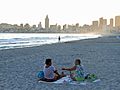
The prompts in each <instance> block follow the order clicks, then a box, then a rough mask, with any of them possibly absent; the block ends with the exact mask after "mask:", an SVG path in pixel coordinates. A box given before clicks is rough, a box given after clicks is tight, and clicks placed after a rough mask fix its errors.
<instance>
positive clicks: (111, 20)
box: [109, 18, 113, 27]
mask: <svg viewBox="0 0 120 90" xmlns="http://www.w3.org/2000/svg"><path fill="white" fill-rule="evenodd" d="M109 26H110V27H113V18H111V19H110V24H109Z"/></svg>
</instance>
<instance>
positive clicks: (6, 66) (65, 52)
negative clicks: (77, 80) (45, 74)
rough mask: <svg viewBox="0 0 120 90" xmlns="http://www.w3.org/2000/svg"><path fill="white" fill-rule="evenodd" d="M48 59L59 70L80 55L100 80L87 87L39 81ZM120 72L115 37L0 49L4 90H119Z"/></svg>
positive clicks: (119, 48)
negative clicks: (39, 72)
mask: <svg viewBox="0 0 120 90" xmlns="http://www.w3.org/2000/svg"><path fill="white" fill-rule="evenodd" d="M46 58H51V59H52V60H53V64H54V65H55V67H57V69H58V71H59V72H61V68H62V67H71V66H73V63H74V60H75V59H76V58H80V59H81V60H82V64H83V65H84V69H85V72H88V73H95V74H96V75H97V76H98V77H99V78H100V79H101V82H99V83H90V84H88V85H85V86H81V85H80V86H77V85H69V84H68V85H59V84H43V83H38V82H37V76H36V74H37V72H38V71H40V70H41V69H43V66H44V61H45V59H46ZM119 71H120V40H119V39H117V38H116V37H115V36H110V37H108V36H106V37H101V38H95V39H87V40H78V41H73V42H67V43H55V44H50V45H42V46H37V47H28V48H19V49H8V50H0V88H1V89H3V90H7V89H9V90H26V89H28V90H41V89H42V90H43V89H44V90H48V89H49V90H61V89H65V90H68V89H69V90H78V89H81V90H91V89H92V90H111V89H113V90H117V89H119V88H120V83H119V82H118V81H119V78H120V76H119ZM67 73H68V72H65V74H67ZM111 77H112V78H111Z"/></svg>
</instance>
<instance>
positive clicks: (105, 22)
mask: <svg viewBox="0 0 120 90" xmlns="http://www.w3.org/2000/svg"><path fill="white" fill-rule="evenodd" d="M103 26H104V27H105V26H107V19H103Z"/></svg>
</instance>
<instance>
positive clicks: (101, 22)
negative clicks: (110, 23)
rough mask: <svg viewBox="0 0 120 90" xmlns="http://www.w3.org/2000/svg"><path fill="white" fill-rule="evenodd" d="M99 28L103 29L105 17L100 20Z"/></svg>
mask: <svg viewBox="0 0 120 90" xmlns="http://www.w3.org/2000/svg"><path fill="white" fill-rule="evenodd" d="M99 28H100V29H102V28H103V17H101V18H99Z"/></svg>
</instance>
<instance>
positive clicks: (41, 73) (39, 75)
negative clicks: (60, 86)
mask: <svg viewBox="0 0 120 90" xmlns="http://www.w3.org/2000/svg"><path fill="white" fill-rule="evenodd" d="M37 77H38V78H40V79H42V78H44V72H43V71H39V72H38V74H37Z"/></svg>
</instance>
